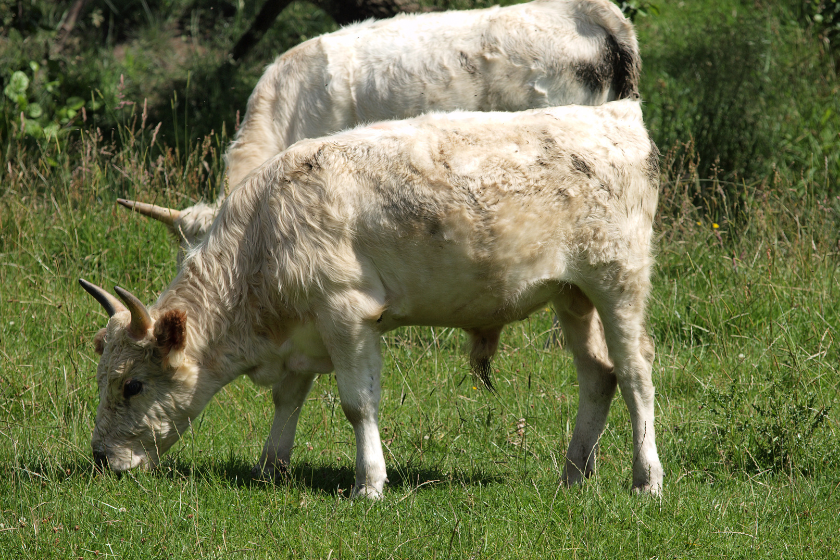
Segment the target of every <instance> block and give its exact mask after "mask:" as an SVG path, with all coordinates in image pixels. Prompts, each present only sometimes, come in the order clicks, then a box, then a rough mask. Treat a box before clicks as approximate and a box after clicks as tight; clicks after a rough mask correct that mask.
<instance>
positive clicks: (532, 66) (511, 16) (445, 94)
mask: <svg viewBox="0 0 840 560" xmlns="http://www.w3.org/2000/svg"><path fill="white" fill-rule="evenodd" d="M640 70H641V60H640V57H639V46H638V42H637V41H636V34H635V31H634V29H633V24H632V23H630V21H629V20H628V19H626V18H625V17H624V16H623V15H622V13H621V11H620V10H619V9H618V8H617V7H616V6H615V5H614V4H612V3H611V2H610V1H609V0H537V1H536V2H531V3H528V4H520V5H516V6H510V7H506V8H499V7H495V8H489V9H484V10H469V11H452V12H443V13H431V14H420V15H399V16H397V17H395V18H392V19H388V20H380V21H374V20H368V21H365V22H362V23H359V24H355V25H351V26H348V27H345V28H343V29H341V30H339V31H336V32H335V33H329V34H327V35H322V36H321V37H316V38H314V39H311V40H309V41H306V42H304V43H302V44H300V45H298V46H297V47H295V48H293V49H291V50H289V51H288V52H287V53H285V54H283V55H282V56H280V57H279V58H278V59H277V60H276V61H275V62H274V63H273V64H271V65H270V66H269V67H268V68H267V69H266V71H265V73H264V74H263V76H262V78H260V81H259V83H258V84H257V87H256V88H254V91H253V93H252V94H251V98H250V99H249V100H248V110H247V112H246V114H245V120H244V122H243V123H242V127H241V128H240V129H239V131H238V132H237V135H236V139H235V141H234V142H233V144H232V145H231V146H230V148H229V150H228V152H227V155H226V163H227V180H228V184H229V185H230V186H231V187H235V186H236V185H238V184H239V183H240V181H242V179H244V178H245V176H246V175H247V174H248V173H250V172H251V171H253V170H254V169H256V168H257V167H259V165H260V164H262V163H263V162H264V161H266V160H268V159H269V158H271V157H274V156H275V155H277V154H279V153H280V152H282V151H283V150H285V149H286V148H288V147H289V146H291V145H292V144H294V143H295V142H297V141H298V140H302V139H304V138H316V137H319V136H325V135H328V134H332V133H334V132H337V131H340V130H344V129H346V128H349V127H352V126H355V125H357V124H359V123H364V122H375V121H379V120H388V119H401V118H409V117H415V116H417V115H421V114H423V113H425V112H428V111H454V110H465V111H522V110H525V109H532V108H539V107H556V106H559V105H570V104H578V105H600V104H602V103H605V102H607V101H610V100H614V99H623V98H632V97H635V96H637V95H638V84H639V73H640ZM120 203H121V204H123V205H124V206H126V207H128V208H134V209H136V210H137V211H139V212H141V213H144V214H146V215H150V216H152V217H155V218H157V219H159V220H161V221H163V222H164V223H166V224H167V225H168V226H169V228H170V230H171V231H172V232H173V233H174V234H175V236H176V237H177V238H178V239H180V240H181V248H182V251H183V250H185V249H186V248H188V247H189V246H191V245H193V244H194V243H195V242H196V241H197V240H199V239H201V238H203V237H204V235H205V234H206V232H207V230H208V229H209V227H210V224H211V223H212V221H213V218H214V217H215V215H216V213H217V212H218V210H219V207H220V205H221V199H220V200H219V201H218V202H217V203H216V204H203V203H201V204H196V205H195V206H192V207H190V208H187V209H185V210H183V211H180V212H179V211H177V210H170V209H166V208H161V207H159V206H154V205H150V204H143V203H136V202H133V201H129V200H120Z"/></svg>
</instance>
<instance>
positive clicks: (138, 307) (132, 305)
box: [114, 286, 152, 340]
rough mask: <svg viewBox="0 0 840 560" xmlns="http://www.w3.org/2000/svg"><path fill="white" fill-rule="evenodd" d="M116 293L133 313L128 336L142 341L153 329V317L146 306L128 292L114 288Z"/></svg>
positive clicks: (117, 287)
mask: <svg viewBox="0 0 840 560" xmlns="http://www.w3.org/2000/svg"><path fill="white" fill-rule="evenodd" d="M114 291H115V292H117V295H118V296H120V299H121V300H123V301H124V302H125V306H126V307H127V308H128V310H129V311H131V324H130V325H129V326H128V334H130V335H131V336H133V337H134V338H135V339H137V340H140V339H142V338H143V337H145V336H146V333H147V332H149V329H151V328H152V317H151V316H150V315H149V311H148V310H147V309H146V306H145V305H143V303H142V302H141V301H140V300H139V299H137V298H136V297H135V296H134V294H132V293H131V292H129V291H128V290H124V289H122V288H120V287H119V286H114Z"/></svg>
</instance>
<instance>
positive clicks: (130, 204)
mask: <svg viewBox="0 0 840 560" xmlns="http://www.w3.org/2000/svg"><path fill="white" fill-rule="evenodd" d="M117 202H118V203H119V204H121V205H123V206H125V207H126V208H128V209H129V210H136V211H137V212H140V213H141V214H143V215H144V216H148V217H150V218H154V219H155V220H157V221H159V222H163V223H164V224H166V225H168V226H174V225H175V220H177V219H178V218H179V217H181V212H180V211H178V210H173V209H171V208H164V207H163V206H157V205H155V204H146V203H145V202H135V201H134V200H126V199H124V198H118V199H117Z"/></svg>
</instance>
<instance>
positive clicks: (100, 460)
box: [93, 451, 108, 470]
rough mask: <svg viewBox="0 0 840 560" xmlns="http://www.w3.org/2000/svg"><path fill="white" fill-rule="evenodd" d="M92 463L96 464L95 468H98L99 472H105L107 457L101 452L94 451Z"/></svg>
mask: <svg viewBox="0 0 840 560" xmlns="http://www.w3.org/2000/svg"><path fill="white" fill-rule="evenodd" d="M93 462H94V463H95V464H96V468H98V469H99V470H105V468H106V467H107V466H108V456H107V455H105V454H104V453H102V452H101V451H94V452H93Z"/></svg>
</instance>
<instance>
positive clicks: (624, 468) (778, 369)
mask: <svg viewBox="0 0 840 560" xmlns="http://www.w3.org/2000/svg"><path fill="white" fill-rule="evenodd" d="M151 130H152V127H151V125H149V126H147V127H146V128H145V129H143V130H140V129H139V128H138V129H135V132H133V133H132V132H131V131H130V130H128V129H123V133H124V141H123V150H122V151H120V152H118V153H117V155H116V156H113V157H111V156H109V155H107V154H111V153H112V151H113V150H115V149H116V148H115V147H113V146H111V145H110V144H109V143H108V142H106V141H103V140H101V139H99V138H97V137H96V136H83V141H81V142H79V143H78V145H76V146H75V147H74V150H76V153H75V154H74V156H79V154H82V156H81V157H68V155H67V154H66V153H59V152H58V150H57V148H55V147H49V146H47V147H44V148H43V150H44V151H43V152H42V153H33V154H29V157H20V158H18V159H17V160H16V161H11V160H10V161H8V162H7V164H6V168H5V169H3V171H2V173H3V175H2V192H0V286H2V287H1V288H0V317H2V330H0V356H2V372H0V558H39V559H40V558H78V557H81V558H94V557H114V558H286V557H288V558H356V557H371V558H450V557H451V558H467V557H469V558H477V557H485V558H555V557H557V558H627V557H633V558H652V557H658V558H707V557H725V558H831V557H837V556H838V552H837V551H838V550H840V536H838V534H840V533H838V528H840V520H838V511H840V488H838V486H840V482H838V481H840V461H838V454H837V449H838V448H840V445H838V444H840V437H839V436H840V434H838V428H840V426H838V423H837V419H836V418H837V404H838V391H839V390H840V376H838V370H837V367H838V346H837V341H836V338H837V329H838V305H840V304H838V295H840V293H838V291H839V289H840V286H838V262H840V246H839V245H838V225H840V219H838V211H839V210H840V200H838V199H837V198H829V197H828V196H827V195H824V194H817V193H824V192H827V191H828V189H827V188H826V185H824V184H822V183H821V182H820V181H819V180H818V179H814V180H810V181H807V182H804V183H803V181H801V180H797V181H790V180H788V179H786V178H784V177H782V176H775V177H770V178H769V179H767V180H765V181H763V182H757V183H752V184H746V183H741V184H727V183H722V182H715V181H709V182H705V181H701V180H700V179H699V177H698V176H697V173H696V169H695V167H694V165H693V164H692V162H691V161H688V162H686V161H678V160H677V158H675V157H674V156H673V155H666V157H665V164H664V171H663V177H662V179H663V187H662V198H661V204H660V217H659V220H658V223H657V232H658V236H657V239H658V241H657V245H658V248H657V252H658V263H659V264H658V267H657V272H656V277H655V279H654V285H655V290H654V294H653V297H652V300H651V302H650V319H649V329H650V332H651V333H652V335H653V337H654V339H655V341H656V346H657V357H656V361H655V367H654V382H655V384H656V386H657V391H658V396H657V407H658V408H657V422H658V434H659V442H658V443H659V448H660V453H661V457H662V460H663V463H664V465H665V469H666V479H665V491H664V495H663V496H662V498H661V499H653V498H650V497H640V496H633V495H632V494H631V493H630V483H631V469H630V467H631V431H630V425H629V419H628V415H627V411H626V408H625V406H624V403H623V402H622V401H621V399H620V398H617V399H616V401H615V405H614V407H613V410H612V414H611V416H610V422H609V425H608V427H607V430H606V432H605V434H604V437H603V440H602V443H601V455H600V472H599V474H598V476H597V477H595V478H593V479H591V480H589V481H588V482H587V483H586V484H585V485H584V486H583V487H580V488H572V489H569V488H563V487H560V486H559V485H558V482H559V477H560V469H561V466H562V464H563V453H564V451H565V447H566V445H567V443H568V440H569V438H570V435H571V430H572V427H573V425H574V418H575V413H576V409H577V389H576V380H575V373H574V368H573V365H572V362H571V358H570V356H569V355H568V354H566V353H564V352H563V351H560V350H558V349H546V348H545V341H546V339H547V337H548V331H549V328H550V325H551V318H550V315H549V313H548V312H543V313H539V314H537V315H535V316H534V317H532V318H531V319H529V320H527V321H525V322H523V323H518V324H514V325H511V326H510V327H509V328H508V329H506V331H505V333H504V335H503V341H502V342H503V345H502V349H501V351H500V353H499V355H498V356H497V359H496V360H495V362H494V374H493V375H494V379H495V384H496V386H497V388H498V389H499V394H498V396H494V395H492V394H490V393H488V392H487V391H485V390H483V389H481V388H480V386H479V385H478V384H477V383H476V381H475V380H474V379H473V378H472V377H471V376H470V375H469V369H468V364H467V360H466V358H465V357H464V355H463V354H462V352H461V346H462V343H463V342H464V335H463V334H462V333H460V332H459V331H455V330H450V329H428V328H410V329H403V330H398V331H395V332H393V333H390V334H388V335H387V336H385V337H384V344H383V354H384V356H385V370H384V375H383V381H382V383H383V400H382V410H381V417H380V421H381V426H382V433H383V439H384V440H385V449H386V459H387V463H388V468H389V476H390V486H389V488H388V489H387V491H386V496H385V499H384V500H382V501H381V502H378V503H369V502H364V501H350V500H348V499H347V498H346V496H347V495H349V493H350V490H351V484H352V481H353V460H354V457H353V453H354V445H353V433H352V430H351V429H350V426H349V424H348V423H347V421H346V420H345V419H344V417H343V413H342V412H341V408H340V406H339V404H338V401H337V392H336V386H335V380H334V378H332V377H331V376H324V377H322V378H321V379H320V380H319V381H318V382H317V384H316V386H315V388H314V390H313V392H312V394H311V396H310V398H309V399H308V401H307V403H306V407H305V409H304V413H303V415H302V420H301V424H300V427H299V430H298V438H297V447H296V450H295V455H294V457H293V465H292V472H291V474H290V476H289V478H288V480H287V481H285V482H282V483H279V484H275V483H273V482H268V481H263V480H259V479H254V478H252V477H251V475H250V467H251V465H252V463H253V462H255V461H256V458H257V457H258V455H259V452H260V450H261V447H262V444H263V441H264V438H265V436H266V435H267V431H268V427H269V424H270V420H271V417H270V415H271V414H272V407H271V406H270V395H268V394H267V392H266V391H264V390H262V389H258V388H256V387H254V386H253V385H251V384H250V383H249V382H247V381H246V380H240V381H238V382H235V383H233V384H232V385H230V386H228V387H227V388H226V389H225V390H223V391H222V392H221V393H220V394H219V395H218V396H217V397H216V399H215V400H214V401H213V402H212V403H211V405H210V406H209V407H208V408H207V410H206V411H205V413H204V414H203V415H202V416H201V417H200V418H199V420H198V421H197V423H196V424H197V425H196V426H195V427H194V429H193V430H192V431H191V432H189V434H188V435H186V436H185V437H184V438H183V439H182V441H181V442H180V443H179V444H178V445H177V446H176V447H175V448H173V449H172V450H171V451H170V452H169V453H168V455H166V456H165V459H164V461H163V464H162V467H161V468H160V469H159V470H158V471H156V472H152V473H140V472H138V473H128V474H125V475H123V476H120V477H118V476H115V475H112V474H100V473H99V472H97V470H96V469H95V468H94V466H93V464H92V457H91V451H90V435H91V430H92V425H93V419H94V415H95V410H96V406H97V403H98V395H97V391H96V388H95V380H94V372H95V366H96V363H97V356H96V355H95V354H94V352H93V348H92V339H93V335H94V334H95V332H96V331H97V330H98V329H99V328H101V327H102V326H103V325H104V324H105V322H106V316H105V314H104V313H103V311H102V309H101V308H100V306H99V305H98V304H97V303H96V302H95V301H93V299H92V298H90V297H89V296H88V295H87V294H85V293H84V292H83V291H82V290H81V289H80V288H79V286H78V284H77V279H78V278H79V277H84V278H87V279H89V280H91V281H93V282H96V283H99V284H101V285H103V286H105V287H108V288H109V289H110V288H111V287H113V285H115V284H118V285H121V286H123V287H125V288H127V289H129V290H131V291H133V292H134V293H136V294H137V295H138V296H139V297H140V298H141V299H143V300H144V301H146V302H152V301H154V299H155V298H156V296H157V294H158V293H159V292H160V291H161V290H163V289H164V288H165V286H166V285H167V283H168V282H169V280H170V279H171V278H172V277H173V276H174V272H175V259H174V243H172V242H171V240H170V239H168V238H167V236H166V233H165V232H164V228H163V227H162V226H160V225H159V224H156V223H150V222H148V221H146V220H144V219H141V218H139V217H137V216H133V215H130V214H128V213H126V212H124V211H122V210H120V209H118V208H117V207H116V205H115V204H114V201H115V198H116V196H118V195H129V196H132V197H138V198H142V199H146V200H149V199H151V198H153V196H156V197H157V199H156V200H157V202H158V203H163V204H171V205H174V206H179V207H183V206H185V205H187V204H188V203H189V200H191V199H194V198H195V197H197V196H199V195H201V194H203V193H205V192H206V191H207V187H206V184H207V180H208V178H218V176H219V171H220V166H219V164H218V163H216V164H214V165H211V166H205V165H203V164H200V163H199V161H201V156H202V154H204V156H205V160H206V161H211V162H218V158H217V157H216V155H217V154H218V150H219V146H220V145H221V142H220V141H219V140H218V139H208V140H207V141H206V142H205V143H204V144H202V143H199V144H197V145H195V146H194V149H192V150H187V151H185V152H183V153H182V152H174V151H173V152H169V153H168V155H166V156H165V157H164V156H161V157H159V158H157V159H155V160H151V159H150V158H149V157H148V153H149V150H148V148H149V137H150V135H151ZM22 149H23V148H21V150H22ZM680 153H683V152H680ZM689 153H690V150H689ZM50 162H51V163H50ZM803 184H804V185H805V186H804V187H803ZM701 191H702V192H704V193H706V195H705V196H706V198H704V199H703V200H704V201H703V202H702V203H700V202H698V201H699V200H700V199H699V198H697V196H696V193H698V192H701Z"/></svg>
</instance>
